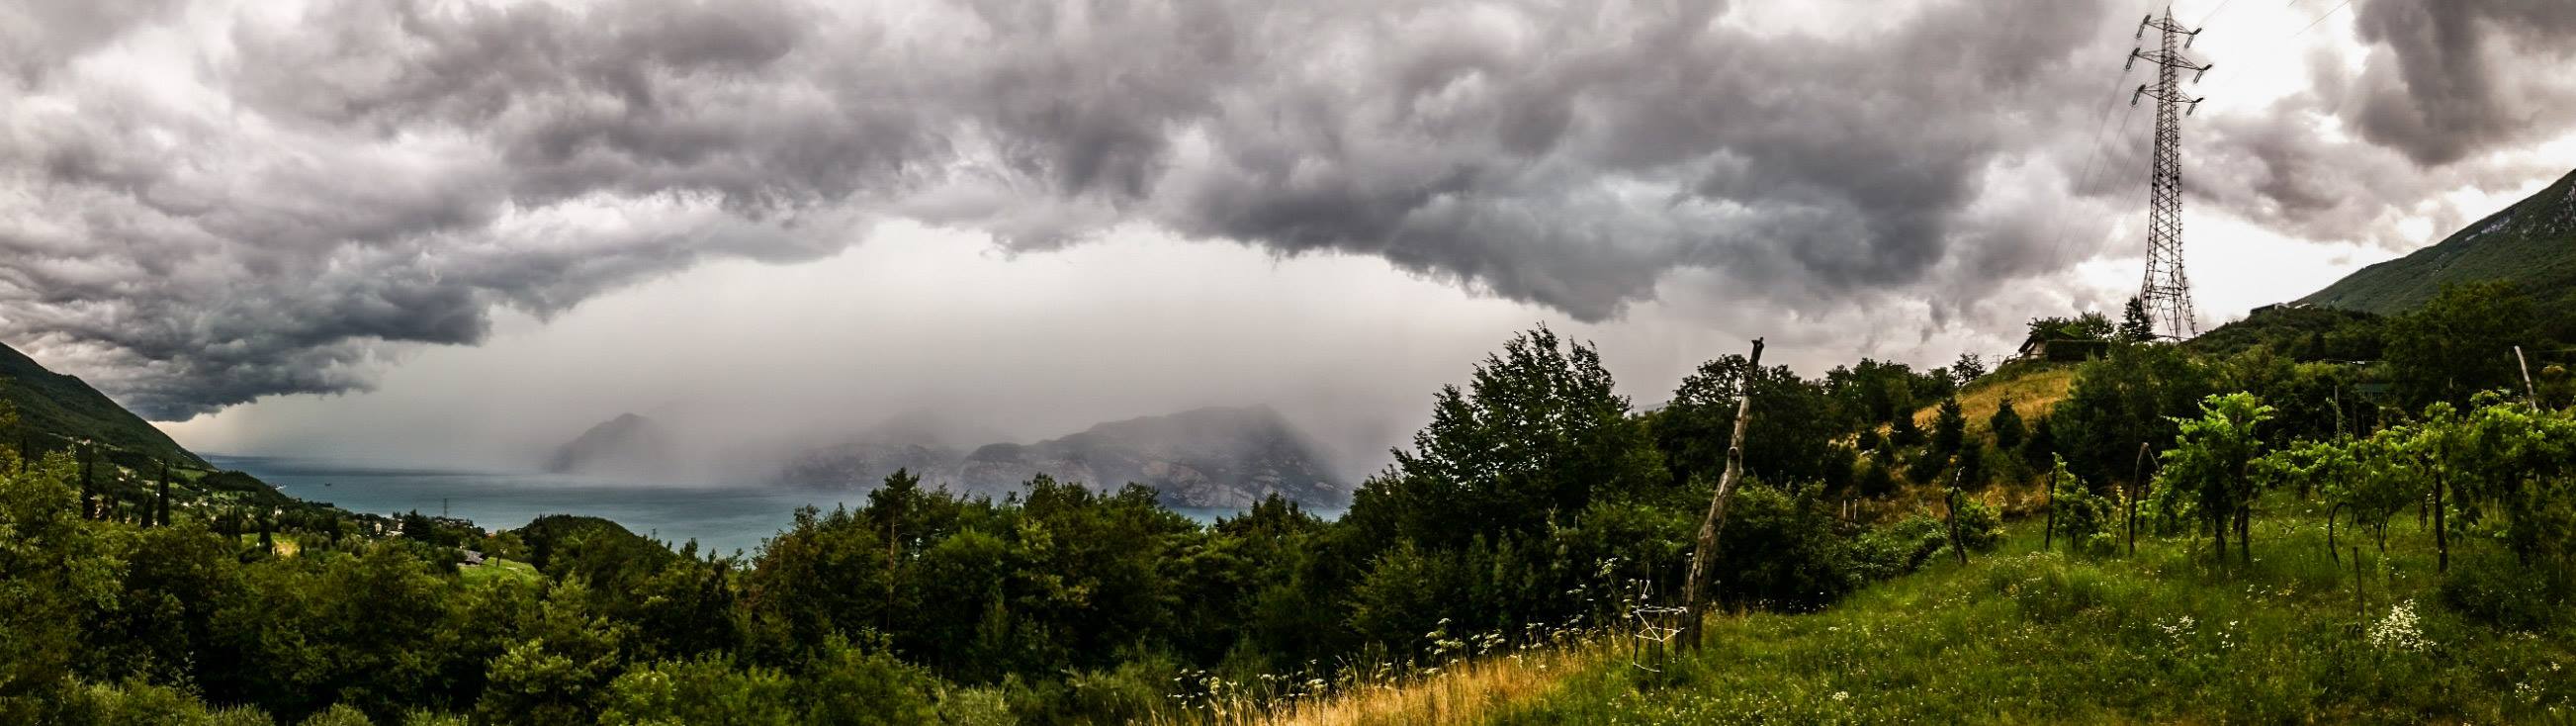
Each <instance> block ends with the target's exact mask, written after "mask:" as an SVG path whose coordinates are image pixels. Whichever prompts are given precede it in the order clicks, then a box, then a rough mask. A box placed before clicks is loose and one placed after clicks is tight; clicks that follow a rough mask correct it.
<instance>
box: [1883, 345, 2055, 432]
mask: <svg viewBox="0 0 2576 726" xmlns="http://www.w3.org/2000/svg"><path fill="white" fill-rule="evenodd" d="M2020 366H2030V367H2028V368H2021V367H2020ZM2074 385H2075V366H2074V365H2072V364H2066V363H2054V364H2050V363H2042V364H2029V363H2024V364H2017V365H2016V366H2014V369H2007V370H2001V371H1997V372H1995V373H1994V374H1992V375H1988V376H1986V377H1984V378H1979V379H1977V380H1976V381H1975V382H1973V383H1969V384H1968V387H1967V388H1964V389H1961V390H1960V391H1959V412H1960V413H1961V414H1964V415H1966V416H1967V418H1968V434H1969V435H1970V436H1984V435H1986V429H1987V426H1986V419H1989V418H1993V417H1994V415H1995V409H1997V408H2001V407H2002V405H2003V400H2004V399H2005V398H2006V397H2010V398H2012V402H2013V411H2014V412H2015V413H2019V414H2021V420H2022V421H2023V422H2024V423H2030V422H2033V421H2035V420H2036V419H2038V418H2039V417H2040V416H2041V415H2044V414H2046V413H2048V410H2049V409H2051V408H2054V407H2056V406H2057V402H2059V401H2063V400H2066V393H2067V391H2068V389H2070V388H2073V387H2074ZM1940 410H1941V408H1940V402H1938V401H1935V402H1933V405H1930V406H1925V407H1923V410H1920V411H1916V412H1914V425H1916V426H1921V427H1923V430H1925V431H1930V430H1932V419H1933V418H1934V417H1936V416H1938V415H1939V414H1940Z"/></svg>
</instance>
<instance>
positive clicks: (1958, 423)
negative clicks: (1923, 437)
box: [1932, 396, 1968, 454]
mask: <svg viewBox="0 0 2576 726" xmlns="http://www.w3.org/2000/svg"><path fill="white" fill-rule="evenodd" d="M1933 411H1934V412H1933V414H1932V450H1933V451H1938V452H1941V453H1944V454H1954V453H1958V451H1959V444H1960V443H1961V442H1964V441H1966V440H1967V436H1968V417H1967V416H1966V415H1964V414H1962V413H1960V410H1959V399H1958V398H1957V397H1955V396H1953V397H1950V398H1944V399H1941V405H1940V406H1939V407H1937V408H1935V409H1933Z"/></svg>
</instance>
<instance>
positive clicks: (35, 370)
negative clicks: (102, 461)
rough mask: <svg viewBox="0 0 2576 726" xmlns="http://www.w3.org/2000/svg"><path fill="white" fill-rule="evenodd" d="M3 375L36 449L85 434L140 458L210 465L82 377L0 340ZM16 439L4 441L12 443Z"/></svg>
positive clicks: (0, 391)
mask: <svg viewBox="0 0 2576 726" xmlns="http://www.w3.org/2000/svg"><path fill="white" fill-rule="evenodd" d="M0 379H5V381H4V382H0V397H5V398H6V399H7V400H8V402H9V403H10V405H12V406H15V407H17V411H18V417H19V421H20V423H21V425H23V426H24V427H25V428H24V429H23V431H24V432H25V434H26V438H27V439H28V443H30V444H31V445H32V446H34V447H35V448H37V449H57V448H63V447H66V446H69V445H71V443H72V442H74V441H79V440H82V439H87V440H91V441H95V442H98V443H99V444H100V445H102V446H104V447H107V448H108V449H110V450H115V451H126V452H132V453H134V454H136V455H137V456H138V457H139V458H151V459H160V460H166V461H169V462H172V463H174V464H178V465H181V466H191V467H196V468H201V469H202V468H207V465H206V462H205V460H203V459H199V458H197V455H196V454H194V453H190V452H189V451H188V450H187V449H184V448H181V447H180V446H179V444H178V442H175V441H171V440H170V436H169V435H168V434H164V433H161V430H160V429H158V428H154V427H153V426H152V424H151V423H150V422H147V421H144V420H143V419H142V417H139V416H136V415H134V414H133V412H130V411H127V410H125V408H124V407H122V406H118V405H116V402H115V401H112V400H109V399H108V397H107V396H106V395H105V394H101V393H99V392H98V389H95V388H91V387H89V384H87V383H83V382H81V379H79V378H75V377H72V376H67V375H63V374H60V373H55V372H53V371H50V370H46V369H45V367H44V366H43V365H40V364H38V363H36V361H35V360H34V359H32V358H28V357H27V356H26V354H24V353H20V352H18V351H17V349H15V348H11V347H9V346H6V345H0ZM18 443H19V442H17V441H8V442H0V444H6V445H8V446H11V447H15V446H17V445H18Z"/></svg>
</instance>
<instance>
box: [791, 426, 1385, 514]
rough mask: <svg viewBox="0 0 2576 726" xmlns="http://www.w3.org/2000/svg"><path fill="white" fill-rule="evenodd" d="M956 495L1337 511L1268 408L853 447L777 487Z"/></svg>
mask: <svg viewBox="0 0 2576 726" xmlns="http://www.w3.org/2000/svg"><path fill="white" fill-rule="evenodd" d="M898 468H901V469H908V470H911V471H912V472H914V473H917V474H920V475H921V476H922V478H923V480H924V481H925V482H928V483H931V484H933V485H943V484H944V485H947V486H950V487H951V488H953V489H957V490H960V491H962V492H965V493H981V494H994V495H999V494H1003V493H1008V492H1012V491H1017V490H1018V489H1019V487H1020V485H1021V484H1022V483H1024V482H1026V481H1028V480H1029V479H1031V478H1033V477H1035V476H1037V475H1039V474H1046V475H1049V476H1052V477H1055V478H1056V479H1058V480H1063V481H1075V482H1082V483H1085V484H1089V485H1091V486H1093V487H1096V488H1103V489H1111V488H1116V487H1120V486H1125V485H1126V484H1129V483H1135V484H1143V485H1145V486H1149V487H1153V488H1154V490H1155V491H1156V492H1157V493H1158V494H1159V497H1158V498H1159V499H1160V500H1161V501H1163V502H1164V503H1165V504H1169V505H1173V506H1184V507H1241V506H1250V505H1251V504H1253V503H1255V502H1258V501H1260V500H1261V499H1263V498H1265V497H1268V496H1269V495H1271V494H1278V495H1280V496H1281V497H1284V498H1286V499H1289V500H1292V501H1296V502H1299V503H1301V504H1307V505H1325V506H1341V505H1344V504H1347V503H1348V502H1349V501H1350V492H1349V490H1348V488H1346V487H1344V486H1342V485H1341V484H1340V483H1338V482H1335V481H1334V480H1333V479H1332V477H1331V475H1330V474H1328V473H1327V469H1326V468H1325V467H1324V465H1323V463H1322V457H1321V456H1319V455H1318V454H1317V453H1316V447H1315V446H1314V445H1313V444H1312V443H1311V442H1309V441H1307V440H1306V438H1305V436H1304V435H1302V434H1300V433H1298V432H1297V431H1296V429H1295V428H1294V427H1293V426H1291V425H1289V423H1288V422H1287V420H1286V419H1284V418H1281V417H1280V416H1279V414H1278V412H1276V411H1273V410H1271V409H1270V408H1269V407H1267V406H1252V407H1245V408H1201V409H1195V410H1190V411H1183V412H1180V413H1176V414H1172V415H1169V416H1148V417H1142V418H1135V419H1128V420H1125V421H1113V422H1109V423H1103V424H1099V425H1096V426H1092V427H1091V428H1089V429H1086V430H1083V431H1081V432H1078V433H1074V434H1070V435H1067V436H1063V437H1059V438H1054V439H1048V440H1045V441H1040V442H1037V443H1033V444H1016V443H996V444H987V445H984V446H981V447H977V448H976V449H974V450H973V451H972V452H965V453H960V452H958V451H957V450H955V449H951V448H947V447H946V446H944V445H939V444H936V443H896V442H885V441H875V442H856V443H848V444H840V445H835V446H829V447H821V448H817V449H813V450H809V451H807V452H806V453H804V454H803V455H801V456H799V457H797V458H796V459H794V460H793V461H791V462H789V463H788V464H787V465H786V466H785V467H783V468H782V470H781V473H780V479H782V480H784V481H788V482H792V483H797V484H805V485H810V486H823V487H849V488H866V487H870V486H874V485H875V484H876V483H877V482H879V481H881V480H882V479H884V477H885V476H886V475H887V474H891V473H893V472H894V471H895V470H896V469H898Z"/></svg>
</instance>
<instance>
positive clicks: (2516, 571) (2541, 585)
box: [2441, 553, 2567, 631]
mask: <svg viewBox="0 0 2576 726" xmlns="http://www.w3.org/2000/svg"><path fill="white" fill-rule="evenodd" d="M2550 580H2551V578H2547V577H2537V576H2534V574H2533V573H2532V571H2531V570H2529V569H2527V568H2524V567H2522V566H2520V565H2519V564H2517V563H2515V562H2514V560H2513V558H2511V557H2508V556H2504V555H2502V554H2500V553H2485V554H2480V555H2474V556H2469V557H2462V558H2460V560H2459V561H2458V562H2456V563H2454V564H2453V565H2452V567H2451V572H2450V574H2448V575H2447V576H2445V577H2443V579H2442V585H2441V598H2442V604H2443V605H2445V606H2447V607H2449V608H2450V609H2451V610H2452V611H2453V612H2457V613H2459V614H2461V615H2464V616H2467V617H2468V618H2470V619H2472V620H2477V621H2481V622H2485V623H2489V624H2493V625H2497V626H2501V627H2506V628H2514V629H2519V630H2529V631H2545V630H2548V629H2550V628H2552V627H2553V626H2556V625H2557V624H2559V623H2560V622H2561V621H2563V620H2565V619H2566V618H2567V615H2566V608H2564V607H2562V606H2561V605H2560V603H2563V602H2566V600H2567V593H2565V592H2562V590H2563V589H2564V588H2560V587H2554V586H2552V584H2551V582H2550Z"/></svg>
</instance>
